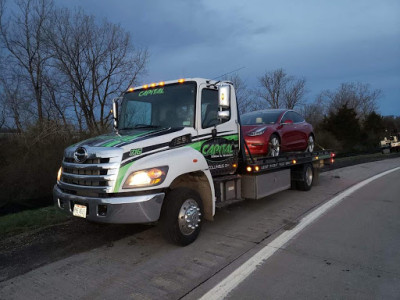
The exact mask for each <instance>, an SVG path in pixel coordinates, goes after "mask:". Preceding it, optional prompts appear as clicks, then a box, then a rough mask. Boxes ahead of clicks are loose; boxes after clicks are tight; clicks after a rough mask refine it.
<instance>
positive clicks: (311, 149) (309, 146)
mask: <svg viewBox="0 0 400 300" xmlns="http://www.w3.org/2000/svg"><path fill="white" fill-rule="evenodd" d="M314 147H315V139H314V136H313V135H312V134H310V136H309V137H308V144H307V148H306V152H310V153H311V152H314Z"/></svg>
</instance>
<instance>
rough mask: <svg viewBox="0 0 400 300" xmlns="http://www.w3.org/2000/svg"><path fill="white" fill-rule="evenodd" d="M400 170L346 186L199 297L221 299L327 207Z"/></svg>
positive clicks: (386, 172) (210, 299)
mask: <svg viewBox="0 0 400 300" xmlns="http://www.w3.org/2000/svg"><path fill="white" fill-rule="evenodd" d="M397 170H400V167H397V168H394V169H391V170H388V171H385V172H382V173H380V174H378V175H375V176H373V177H371V178H368V179H366V180H364V181H361V182H360V183H357V184H356V185H354V186H352V187H350V188H348V189H347V190H345V191H344V192H342V193H340V194H339V195H337V196H336V197H334V198H332V199H331V200H329V201H328V202H326V203H325V204H323V205H321V206H320V207H318V208H317V209H315V210H314V211H312V212H311V213H309V214H308V215H307V216H305V217H304V218H303V219H301V221H300V222H299V224H298V225H297V226H296V227H294V228H293V229H292V230H289V231H285V232H284V233H282V234H281V235H279V236H278V237H277V238H276V239H274V240H273V241H272V242H270V243H269V244H268V245H266V246H265V247H264V248H262V249H261V250H260V251H258V252H257V253H256V254H255V255H253V256H252V257H251V258H249V259H248V260H247V261H246V262H244V263H243V264H242V265H241V266H240V267H239V268H237V269H236V270H235V271H233V272H232V273H231V274H230V275H229V276H228V277H226V278H225V279H224V280H222V281H221V282H220V283H219V284H217V285H216V286H215V287H214V288H212V289H211V290H209V291H208V292H207V293H206V294H204V295H203V296H202V297H201V298H200V299H201V300H212V299H223V298H224V297H226V296H227V295H228V293H229V292H230V291H232V290H233V289H234V288H235V287H237V286H238V285H239V284H240V283H241V282H242V281H243V280H244V279H246V278H247V277H248V276H249V275H250V274H251V273H252V272H254V271H255V270H256V268H257V266H258V265H260V264H262V263H264V262H265V261H266V260H267V259H268V258H270V257H271V256H272V255H273V254H274V253H275V252H276V251H277V250H278V249H279V248H281V247H283V246H284V245H285V244H286V243H287V242H289V241H290V240H291V239H292V238H293V237H294V236H295V235H297V234H298V233H299V232H300V231H302V230H303V229H304V228H306V227H307V226H308V225H310V224H311V223H312V222H314V221H315V220H316V219H318V218H319V217H320V216H322V215H323V214H324V213H326V212H327V211H328V210H329V209H331V208H332V207H334V206H335V205H337V204H338V203H340V202H341V201H342V200H343V199H344V198H346V197H347V196H349V195H350V194H352V193H354V192H355V191H357V190H358V189H360V188H362V187H363V186H365V185H367V184H368V183H370V182H372V181H374V180H376V179H378V178H380V177H382V176H385V175H387V174H389V173H392V172H395V171H397Z"/></svg>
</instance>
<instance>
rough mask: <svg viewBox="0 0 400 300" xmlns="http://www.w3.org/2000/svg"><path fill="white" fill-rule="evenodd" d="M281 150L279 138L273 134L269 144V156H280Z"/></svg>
mask: <svg viewBox="0 0 400 300" xmlns="http://www.w3.org/2000/svg"><path fill="white" fill-rule="evenodd" d="M280 150H281V146H280V140H279V137H278V136H277V135H276V134H271V136H270V138H269V143H268V156H279V154H280Z"/></svg>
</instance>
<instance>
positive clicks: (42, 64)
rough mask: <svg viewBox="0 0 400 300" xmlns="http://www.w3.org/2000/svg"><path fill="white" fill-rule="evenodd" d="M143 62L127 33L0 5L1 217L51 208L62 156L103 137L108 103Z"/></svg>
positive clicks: (35, 8)
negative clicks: (21, 210)
mask: <svg viewBox="0 0 400 300" xmlns="http://www.w3.org/2000/svg"><path fill="white" fill-rule="evenodd" d="M147 59H148V53H147V50H146V49H140V48H137V47H135V46H134V44H133V42H132V38H131V34H130V33H129V32H128V31H127V30H125V29H123V28H122V27H121V26H120V25H117V24H114V23H111V22H109V21H107V20H99V19H97V18H95V17H94V16H92V15H88V14H87V13H86V12H85V11H83V10H82V9H76V10H70V9H67V8H59V7H56V6H55V5H54V2H53V1H52V0H15V1H9V2H6V1H5V0H0V138H1V140H0V157H1V160H0V167H1V170H2V172H0V190H1V193H0V213H1V210H2V209H3V211H5V212H8V211H10V210H12V209H14V208H15V207H16V206H17V208H18V205H15V204H16V203H17V204H21V205H24V206H26V205H27V200H26V199H31V200H30V201H28V202H29V203H28V205H30V206H32V207H35V206H38V205H44V204H50V203H51V191H52V185H53V184H54V183H55V178H56V173H57V170H58V168H59V167H60V162H61V159H62V155H63V149H64V148H65V147H66V146H67V145H70V144H72V143H74V142H75V141H78V140H80V139H83V138H85V137H88V136H93V135H98V134H101V133H103V132H107V131H109V130H110V124H111V122H110V121H111V117H112V116H111V113H110V109H111V100H112V98H114V97H117V96H119V95H120V94H121V92H123V91H124V90H126V89H127V88H128V87H129V86H130V85H135V84H138V81H139V79H140V76H141V75H142V74H143V73H144V72H145V71H146V65H147ZM11 133H12V134H11ZM10 203H11V204H12V205H11V206H10Z"/></svg>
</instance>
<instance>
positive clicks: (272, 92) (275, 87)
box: [257, 69, 287, 108]
mask: <svg viewBox="0 0 400 300" xmlns="http://www.w3.org/2000/svg"><path fill="white" fill-rule="evenodd" d="M259 81H260V84H261V88H262V90H261V91H258V93H257V94H258V96H259V97H260V98H262V99H264V100H265V101H267V103H268V105H269V107H270V108H280V107H282V105H283V103H282V99H281V98H282V97H283V93H284V89H285V86H286V82H287V74H286V73H285V71H283V69H277V70H275V71H271V72H267V73H265V74H264V76H262V77H260V78H259Z"/></svg>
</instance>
